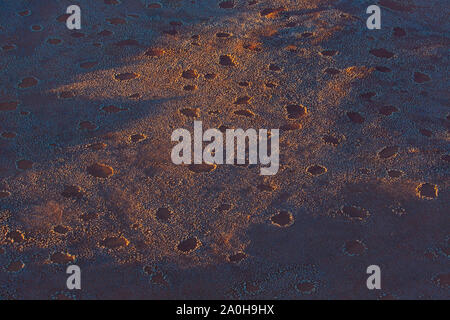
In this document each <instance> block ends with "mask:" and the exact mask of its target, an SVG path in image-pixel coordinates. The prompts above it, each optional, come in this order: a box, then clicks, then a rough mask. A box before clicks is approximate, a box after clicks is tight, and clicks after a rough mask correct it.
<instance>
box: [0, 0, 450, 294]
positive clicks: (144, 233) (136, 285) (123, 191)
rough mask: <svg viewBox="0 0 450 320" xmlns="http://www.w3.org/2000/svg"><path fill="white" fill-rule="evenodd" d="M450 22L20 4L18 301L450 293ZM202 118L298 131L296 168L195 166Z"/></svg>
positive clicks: (286, 156) (345, 5)
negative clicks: (77, 271) (188, 155)
mask: <svg viewBox="0 0 450 320" xmlns="http://www.w3.org/2000/svg"><path fill="white" fill-rule="evenodd" d="M72 4H77V5H79V6H80V7H81V10H82V28H81V30H69V29H68V28H67V27H66V19H67V15H65V12H66V8H67V7H68V6H69V5H72ZM371 4H378V5H380V7H381V9H382V28H381V30H368V29H367V27H366V19H367V17H368V15H367V14H366V12H365V11H366V8H367V7H368V6H369V5H371ZM449 11H450V10H449V4H448V2H447V1H442V0H402V1H400V0H368V1H366V0H361V1H351V0H341V1H339V0H234V1H233V0H226V1H221V0H217V1H213V0H202V1H199V0H193V1H185V0H161V1H159V2H155V1H145V0H120V1H119V0H90V1H75V0H74V1H72V0H70V1H66V0H63V1H49V0H45V1H44V0H42V1H26V0H1V1H0V298H1V299H448V298H449V286H450V265H449V255H450V246H449V244H450V228H449V227H450V219H449V213H450V212H449V211H450V210H449V203H450V201H449V193H450V191H449V188H448V187H449V161H450V154H449V151H450V147H449V129H450V113H449V106H450V103H449V82H448V75H449V70H448V65H449V61H448V60H449V44H450V40H449V37H448V35H449V30H450V25H449V21H448V16H449ZM194 120H201V121H203V125H204V127H207V128H219V129H221V130H225V129H226V128H244V129H247V128H255V129H260V128H268V129H270V128H280V129H281V134H280V152H281V154H280V170H279V172H278V173H277V174H276V175H274V176H261V175H259V168H258V166H255V165H218V166H217V167H216V168H210V167H207V166H186V165H181V166H177V165H174V164H173V163H172V161H171V159H170V152H171V149H172V147H173V145H174V143H173V142H171V141H170V136H171V133H172V131H173V130H174V129H176V128H187V129H189V130H192V126H193V121H194ZM212 169H214V170H212ZM70 264H76V265H78V266H80V268H81V270H82V290H74V291H70V290H68V289H67V288H66V286H65V284H66V278H67V275H66V273H65V271H66V268H67V266H68V265H70ZM369 265H379V266H380V268H381V272H382V289H381V290H368V289H367V287H366V279H367V277H368V275H367V274H366V268H367V267H368V266H369Z"/></svg>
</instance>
